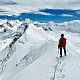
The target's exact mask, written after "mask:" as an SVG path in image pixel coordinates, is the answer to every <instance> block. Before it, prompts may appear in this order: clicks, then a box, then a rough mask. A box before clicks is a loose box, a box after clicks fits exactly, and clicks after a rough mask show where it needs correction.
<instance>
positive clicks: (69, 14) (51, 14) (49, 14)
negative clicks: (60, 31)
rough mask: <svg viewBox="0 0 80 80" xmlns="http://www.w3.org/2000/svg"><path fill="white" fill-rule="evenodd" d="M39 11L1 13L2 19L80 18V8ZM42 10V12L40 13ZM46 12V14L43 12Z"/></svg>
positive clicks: (60, 20)
mask: <svg viewBox="0 0 80 80" xmlns="http://www.w3.org/2000/svg"><path fill="white" fill-rule="evenodd" d="M38 12H39V13H37V12H36V13H34V12H29V13H27V12H26V13H21V14H20V15H17V16H15V15H13V16H8V15H1V16H0V19H8V20H12V19H13V20H15V19H19V20H25V19H26V18H30V19H31V20H33V21H39V22H48V21H54V22H67V21H72V20H80V13H79V12H80V11H79V10H71V9H40V10H39V11H38ZM40 12H41V13H40ZM42 13H45V14H42Z"/></svg>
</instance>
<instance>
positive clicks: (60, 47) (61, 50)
mask: <svg viewBox="0 0 80 80" xmlns="http://www.w3.org/2000/svg"><path fill="white" fill-rule="evenodd" d="M62 48H63V49H64V54H65V56H66V47H60V57H62Z"/></svg>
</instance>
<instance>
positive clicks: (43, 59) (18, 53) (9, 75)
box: [0, 19, 80, 80]
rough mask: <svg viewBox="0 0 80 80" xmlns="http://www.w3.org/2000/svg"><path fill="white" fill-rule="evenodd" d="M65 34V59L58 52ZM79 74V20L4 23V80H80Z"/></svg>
mask: <svg viewBox="0 0 80 80" xmlns="http://www.w3.org/2000/svg"><path fill="white" fill-rule="evenodd" d="M61 33H64V34H65V37H66V38H67V49H66V50H67V56H65V57H63V58H59V53H58V49H57V45H58V40H59V38H60V34H61ZM63 56H64V54H63ZM79 73H80V21H79V20H74V21H70V22H64V23H54V22H52V21H50V22H48V23H39V22H37V21H31V20H30V19H26V20H25V21H19V20H10V21H8V20H0V80H27V79H28V80H80V76H79ZM74 75H75V76H74Z"/></svg>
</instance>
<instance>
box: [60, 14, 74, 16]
mask: <svg viewBox="0 0 80 80" xmlns="http://www.w3.org/2000/svg"><path fill="white" fill-rule="evenodd" d="M60 16H65V17H73V15H70V14H61V15H60Z"/></svg>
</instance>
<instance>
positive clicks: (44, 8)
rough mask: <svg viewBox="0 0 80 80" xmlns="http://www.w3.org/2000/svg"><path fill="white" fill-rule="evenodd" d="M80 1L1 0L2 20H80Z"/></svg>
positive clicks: (0, 17)
mask: <svg viewBox="0 0 80 80" xmlns="http://www.w3.org/2000/svg"><path fill="white" fill-rule="evenodd" d="M79 6H80V0H0V19H5V18H6V19H19V20H24V19H25V18H30V19H31V20H35V21H40V22H41V21H42V22H43V21H44V22H47V21H54V22H65V21H72V20H80V7H79Z"/></svg>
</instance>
